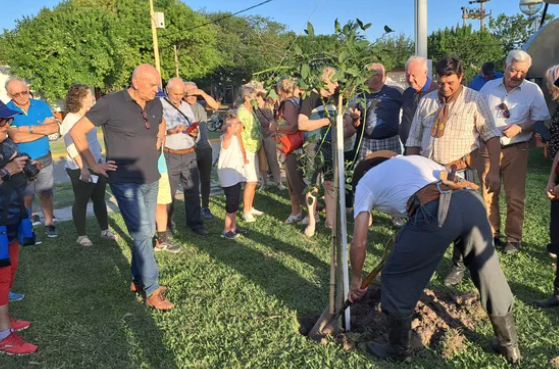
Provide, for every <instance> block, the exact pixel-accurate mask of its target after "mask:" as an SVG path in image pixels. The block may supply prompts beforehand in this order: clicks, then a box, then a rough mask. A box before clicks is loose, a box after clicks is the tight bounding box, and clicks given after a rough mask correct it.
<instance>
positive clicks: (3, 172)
mask: <svg viewBox="0 0 559 369" xmlns="http://www.w3.org/2000/svg"><path fill="white" fill-rule="evenodd" d="M0 178H2V182H8V181H9V180H10V179H12V175H11V174H10V172H8V170H7V169H0Z"/></svg>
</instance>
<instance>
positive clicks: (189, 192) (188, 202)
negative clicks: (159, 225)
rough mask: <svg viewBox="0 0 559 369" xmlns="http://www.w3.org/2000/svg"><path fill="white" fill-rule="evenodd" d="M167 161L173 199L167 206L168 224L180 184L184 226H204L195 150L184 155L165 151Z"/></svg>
mask: <svg viewBox="0 0 559 369" xmlns="http://www.w3.org/2000/svg"><path fill="white" fill-rule="evenodd" d="M164 154H165V160H166V161H167V172H168V173H169V184H170V185H171V198H172V199H173V201H172V202H171V203H170V204H169V206H168V207H167V209H168V212H169V219H168V221H167V223H168V225H169V226H170V225H171V223H172V221H173V213H174V211H175V194H176V192H177V188H178V186H179V182H180V183H181V184H182V188H183V192H184V208H185V213H186V226H187V227H188V228H190V229H199V228H202V227H203V226H204V223H203V222H202V211H201V207H200V190H199V186H200V175H199V172H198V164H197V161H196V152H191V153H188V154H184V155H179V154H172V153H169V152H165V153H164Z"/></svg>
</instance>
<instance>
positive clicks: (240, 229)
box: [233, 227, 248, 235]
mask: <svg viewBox="0 0 559 369" xmlns="http://www.w3.org/2000/svg"><path fill="white" fill-rule="evenodd" d="M233 233H235V234H238V235H241V234H248V231H247V230H246V229H242V228H239V227H237V229H235V231H233Z"/></svg>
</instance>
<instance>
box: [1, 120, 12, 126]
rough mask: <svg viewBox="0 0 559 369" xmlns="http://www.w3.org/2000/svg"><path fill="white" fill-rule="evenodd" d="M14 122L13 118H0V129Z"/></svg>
mask: <svg viewBox="0 0 559 369" xmlns="http://www.w3.org/2000/svg"><path fill="white" fill-rule="evenodd" d="M13 121H14V118H0V127H4V126H5V125H6V124H7V125H10V124H12V122H13Z"/></svg>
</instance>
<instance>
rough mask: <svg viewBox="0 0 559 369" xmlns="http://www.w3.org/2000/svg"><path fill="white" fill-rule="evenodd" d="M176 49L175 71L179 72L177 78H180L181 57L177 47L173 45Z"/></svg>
mask: <svg viewBox="0 0 559 369" xmlns="http://www.w3.org/2000/svg"><path fill="white" fill-rule="evenodd" d="M173 47H174V48H175V69H176V70H177V77H179V55H178V54H177V45H173Z"/></svg>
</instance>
